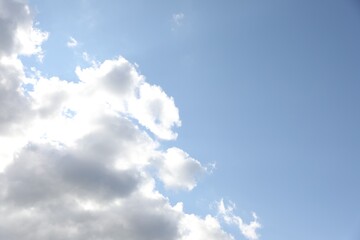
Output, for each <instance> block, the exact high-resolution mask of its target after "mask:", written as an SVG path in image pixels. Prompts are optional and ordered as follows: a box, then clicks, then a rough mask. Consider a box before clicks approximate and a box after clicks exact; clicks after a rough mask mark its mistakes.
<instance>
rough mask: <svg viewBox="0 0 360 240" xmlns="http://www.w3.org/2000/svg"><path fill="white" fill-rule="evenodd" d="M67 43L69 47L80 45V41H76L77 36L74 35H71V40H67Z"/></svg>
mask: <svg viewBox="0 0 360 240" xmlns="http://www.w3.org/2000/svg"><path fill="white" fill-rule="evenodd" d="M66 45H67V46H68V47H69V48H74V47H76V46H77V45H78V41H76V39H75V38H73V37H69V40H68V41H67V43H66Z"/></svg>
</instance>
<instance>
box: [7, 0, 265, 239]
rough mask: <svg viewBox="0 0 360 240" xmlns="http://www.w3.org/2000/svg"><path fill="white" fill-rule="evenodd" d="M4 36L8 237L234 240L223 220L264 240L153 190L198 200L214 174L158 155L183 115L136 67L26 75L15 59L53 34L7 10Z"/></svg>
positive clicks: (14, 7) (115, 62) (177, 157)
mask: <svg viewBox="0 0 360 240" xmlns="http://www.w3.org/2000/svg"><path fill="white" fill-rule="evenodd" d="M0 32H1V35H2V37H1V39H0V106H1V109H0V144H1V146H2V147H1V149H0V158H1V159H0V160H1V161H0V162H1V164H0V169H1V173H0V216H1V217H0V239H9V240H11V239H23V240H48V239H54V240H56V239H59V240H60V239H75V240H76V239H79V240H80V239H109V240H111V239H132V240H143V239H149V240H151V239H153V240H162V239H163V240H170V239H177V240H193V239H197V240H202V239H204V240H205V239H206V240H208V239H217V240H221V239H223V240H225V239H233V237H232V236H231V235H230V234H228V233H226V232H224V230H223V229H222V227H221V224H220V223H221V221H222V220H221V218H219V216H222V217H223V219H224V220H225V221H224V222H226V223H230V224H233V223H236V224H238V225H239V227H240V229H241V232H242V233H243V235H244V236H245V237H247V238H248V239H257V235H256V232H255V230H256V228H258V227H259V225H256V224H257V222H256V224H254V223H253V222H251V223H250V224H249V225H247V224H245V223H243V221H242V220H241V219H240V218H239V217H237V216H235V215H234V214H233V213H232V208H230V209H229V208H226V207H225V206H224V205H219V206H220V207H219V213H220V214H219V215H216V216H211V215H207V216H206V217H204V218H202V217H199V216H196V215H194V214H188V213H185V212H184V211H183V208H182V203H177V204H175V205H171V204H170V202H169V200H168V199H167V198H166V197H165V196H163V195H162V194H161V193H159V192H158V191H157V190H156V189H155V182H156V181H158V180H159V181H162V182H163V184H164V185H165V186H166V187H167V188H175V189H185V190H191V189H193V188H194V187H195V186H196V179H197V178H198V176H199V175H201V174H203V173H206V172H207V169H206V167H204V166H203V165H202V164H201V163H200V162H199V161H197V160H195V159H193V158H191V157H190V156H189V155H188V154H187V153H186V152H185V151H183V150H181V149H179V148H176V147H173V148H169V149H167V150H160V147H159V146H160V142H159V141H158V140H159V139H162V140H170V139H175V138H176V136H177V135H176V133H175V132H174V127H176V126H180V124H181V121H180V118H179V111H178V108H177V107H176V105H175V103H174V100H173V98H172V97H170V96H168V95H167V94H166V93H165V92H164V91H163V90H162V89H161V88H160V87H159V86H155V85H151V84H149V83H147V82H146V81H145V78H144V76H142V75H141V74H139V72H138V71H137V70H136V68H135V67H134V65H133V64H131V63H129V62H128V61H127V60H126V59H125V58H123V57H118V58H115V59H111V60H106V61H104V62H95V61H93V62H92V63H91V65H90V66H89V67H87V68H80V67H77V68H76V74H77V76H78V78H79V82H69V81H65V80H62V79H59V78H58V77H51V78H45V77H43V76H42V75H41V73H40V72H38V71H36V70H34V69H33V74H31V75H29V74H27V75H26V74H25V73H24V67H23V64H22V62H21V61H20V60H19V58H18V57H19V56H20V55H29V54H35V55H39V54H40V55H41V54H42V50H41V43H42V42H43V41H44V40H46V38H47V36H48V34H47V33H45V32H42V31H40V30H39V29H36V28H34V25H33V19H32V15H31V13H30V10H29V7H28V6H27V5H26V3H25V2H24V1H15V0H14V1H12V0H0ZM72 40H75V39H70V41H69V44H70V46H69V47H74V46H75V45H76V44H75V43H76V40H75V41H72ZM144 129H146V130H144ZM150 132H151V134H150ZM152 136H153V137H152ZM149 169H150V170H149ZM153 169H156V171H155V173H154V176H153V174H152V173H153V172H154V171H153ZM222 204H223V203H222ZM255 221H256V220H255Z"/></svg>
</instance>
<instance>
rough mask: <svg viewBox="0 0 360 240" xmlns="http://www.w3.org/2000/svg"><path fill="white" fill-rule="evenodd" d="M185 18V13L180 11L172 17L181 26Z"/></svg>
mask: <svg viewBox="0 0 360 240" xmlns="http://www.w3.org/2000/svg"><path fill="white" fill-rule="evenodd" d="M184 18H185V14H184V13H182V12H180V13H175V14H173V15H172V19H173V22H174V23H175V24H176V25H177V26H181V25H182V22H183V20H184Z"/></svg>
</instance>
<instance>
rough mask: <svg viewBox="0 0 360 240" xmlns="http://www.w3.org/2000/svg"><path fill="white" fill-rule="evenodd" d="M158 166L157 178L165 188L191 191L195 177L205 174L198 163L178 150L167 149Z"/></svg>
mask: <svg viewBox="0 0 360 240" xmlns="http://www.w3.org/2000/svg"><path fill="white" fill-rule="evenodd" d="M163 156H164V158H163V161H162V162H161V165H160V166H159V177H160V179H161V180H162V181H163V182H164V184H165V186H166V187H169V188H179V189H187V190H192V189H193V188H194V187H195V186H196V179H195V177H196V176H199V175H200V174H202V173H205V172H206V168H205V167H203V166H202V165H201V164H200V162H199V161H197V160H195V159H193V158H191V157H190V156H189V155H188V154H187V153H185V152H184V151H183V150H181V149H179V148H175V147H173V148H169V149H168V150H167V151H166V152H165V153H164V154H163Z"/></svg>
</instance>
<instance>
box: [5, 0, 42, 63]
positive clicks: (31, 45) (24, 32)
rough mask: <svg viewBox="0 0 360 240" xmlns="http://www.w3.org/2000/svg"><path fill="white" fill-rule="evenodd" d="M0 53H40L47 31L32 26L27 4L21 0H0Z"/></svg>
mask: <svg viewBox="0 0 360 240" xmlns="http://www.w3.org/2000/svg"><path fill="white" fill-rule="evenodd" d="M0 19H1V21H0V32H1V38H0V55H1V56H10V55H16V54H23V55H32V54H36V55H38V56H40V58H41V55H42V49H41V43H42V42H43V41H44V40H46V39H47V38H48V33H46V32H42V31H40V30H39V29H37V28H34V27H33V19H32V15H31V13H30V9H29V6H27V5H26V4H24V3H23V1H9V0H0Z"/></svg>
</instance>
